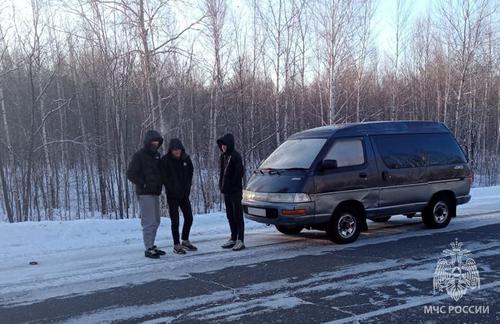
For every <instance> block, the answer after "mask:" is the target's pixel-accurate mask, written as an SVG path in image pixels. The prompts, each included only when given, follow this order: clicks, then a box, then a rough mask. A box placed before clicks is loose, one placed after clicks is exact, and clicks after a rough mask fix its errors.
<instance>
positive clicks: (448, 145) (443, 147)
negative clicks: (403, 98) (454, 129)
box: [374, 133, 466, 169]
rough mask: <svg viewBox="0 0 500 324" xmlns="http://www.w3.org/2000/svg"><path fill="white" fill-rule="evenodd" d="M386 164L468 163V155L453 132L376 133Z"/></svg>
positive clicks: (413, 166)
mask: <svg viewBox="0 0 500 324" xmlns="http://www.w3.org/2000/svg"><path fill="white" fill-rule="evenodd" d="M374 140H375V145H376V146H377V149H378V151H379V153H380V155H381V158H382V160H383V161H384V164H385V165H386V166H387V167H388V168H390V169H403V168H418V167H424V166H426V160H427V161H428V162H427V164H428V165H431V166H435V165H449V164H459V163H465V162H466V159H465V156H464V154H463V152H462V150H461V149H460V147H459V146H458V144H457V142H456V141H455V139H454V138H453V136H452V135H451V134H450V133H442V134H394V135H380V136H374Z"/></svg>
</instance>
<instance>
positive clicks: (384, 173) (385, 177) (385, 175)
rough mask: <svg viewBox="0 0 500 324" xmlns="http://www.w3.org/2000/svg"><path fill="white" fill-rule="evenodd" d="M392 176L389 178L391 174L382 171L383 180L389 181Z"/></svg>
mask: <svg viewBox="0 0 500 324" xmlns="http://www.w3.org/2000/svg"><path fill="white" fill-rule="evenodd" d="M389 178H390V176H389V172H387V171H382V180H385V181H387V180H389Z"/></svg>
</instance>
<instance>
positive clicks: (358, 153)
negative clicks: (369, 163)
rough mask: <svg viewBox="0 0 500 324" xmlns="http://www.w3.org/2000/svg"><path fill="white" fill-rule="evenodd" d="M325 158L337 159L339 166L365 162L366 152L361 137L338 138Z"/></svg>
mask: <svg viewBox="0 0 500 324" xmlns="http://www.w3.org/2000/svg"><path fill="white" fill-rule="evenodd" d="M324 159H325V160H337V167H339V168H341V167H347V166H357V165H362V164H364V163H365V152H364V150H363V141H362V139H361V138H345V139H337V140H336V141H335V142H334V143H333V145H332V147H331V148H330V151H329V152H328V153H327V154H326V156H325V158H324Z"/></svg>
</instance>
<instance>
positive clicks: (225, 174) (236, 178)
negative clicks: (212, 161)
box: [217, 134, 245, 194]
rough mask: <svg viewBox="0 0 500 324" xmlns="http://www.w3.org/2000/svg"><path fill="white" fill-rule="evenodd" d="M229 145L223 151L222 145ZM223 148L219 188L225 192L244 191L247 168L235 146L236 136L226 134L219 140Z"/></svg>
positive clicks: (220, 146)
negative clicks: (244, 177)
mask: <svg viewBox="0 0 500 324" xmlns="http://www.w3.org/2000/svg"><path fill="white" fill-rule="evenodd" d="M223 144H224V145H226V146H227V150H226V152H222V145H223ZM217 145H218V146H219V149H220V150H221V152H222V154H221V156H220V175H219V189H220V191H221V192H222V193H223V194H233V193H241V192H242V191H243V184H242V182H243V176H244V175H245V168H244V166H243V159H242V158H241V155H240V153H238V151H236V149H235V148H234V137H233V135H232V134H226V135H224V136H222V137H221V138H219V139H218V140H217Z"/></svg>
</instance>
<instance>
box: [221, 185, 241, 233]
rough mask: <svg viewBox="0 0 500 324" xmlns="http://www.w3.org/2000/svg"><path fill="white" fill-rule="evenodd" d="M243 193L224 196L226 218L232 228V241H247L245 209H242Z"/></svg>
mask: <svg viewBox="0 0 500 324" xmlns="http://www.w3.org/2000/svg"><path fill="white" fill-rule="evenodd" d="M241 199H242V193H241V192H237V193H232V194H224V203H225V204H226V216H227V220H228V222H229V227H230V228H231V240H233V241H235V240H241V241H244V239H245V221H244V219H243V208H242V207H241Z"/></svg>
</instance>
